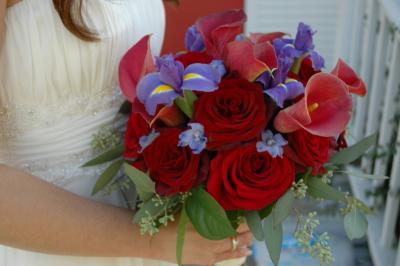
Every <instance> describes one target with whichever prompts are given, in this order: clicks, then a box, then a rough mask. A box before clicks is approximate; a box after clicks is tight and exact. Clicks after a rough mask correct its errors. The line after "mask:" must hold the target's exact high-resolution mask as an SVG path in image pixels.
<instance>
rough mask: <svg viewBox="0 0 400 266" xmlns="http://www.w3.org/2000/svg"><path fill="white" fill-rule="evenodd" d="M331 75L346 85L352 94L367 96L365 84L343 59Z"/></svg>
mask: <svg viewBox="0 0 400 266" xmlns="http://www.w3.org/2000/svg"><path fill="white" fill-rule="evenodd" d="M331 73H332V75H335V76H337V77H338V78H340V79H341V80H342V81H343V82H344V83H346V86H347V88H348V90H349V91H350V92H351V93H354V94H357V95H360V96H365V95H366V94H367V89H366V86H365V82H364V81H363V80H362V79H361V78H360V77H359V76H358V75H357V73H356V72H355V71H354V70H353V69H352V68H351V67H350V66H349V65H347V64H346V62H344V61H343V60H342V59H339V61H338V62H337V64H336V66H335V68H334V69H333V70H332V72H331Z"/></svg>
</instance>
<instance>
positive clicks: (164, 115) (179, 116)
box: [150, 104, 185, 127]
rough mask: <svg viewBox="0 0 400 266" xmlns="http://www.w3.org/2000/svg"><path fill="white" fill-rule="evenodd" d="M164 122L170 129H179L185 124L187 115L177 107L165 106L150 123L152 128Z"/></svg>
mask: <svg viewBox="0 0 400 266" xmlns="http://www.w3.org/2000/svg"><path fill="white" fill-rule="evenodd" d="M158 121H162V122H163V123H164V124H165V125H166V126H168V127H177V126H179V125H182V124H184V123H185V115H184V114H183V113H182V111H181V110H180V109H179V108H178V107H176V105H174V104H173V105H171V106H164V107H163V108H161V109H160V111H159V112H158V113H157V115H156V116H155V117H154V118H153V119H152V121H151V122H150V126H153V124H155V123H157V122H158Z"/></svg>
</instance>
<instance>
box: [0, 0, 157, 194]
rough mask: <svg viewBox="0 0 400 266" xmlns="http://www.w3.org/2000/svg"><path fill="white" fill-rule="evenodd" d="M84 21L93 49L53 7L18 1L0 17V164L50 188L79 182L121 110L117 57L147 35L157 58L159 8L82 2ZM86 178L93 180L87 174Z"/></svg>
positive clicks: (151, 0)
mask: <svg viewBox="0 0 400 266" xmlns="http://www.w3.org/2000/svg"><path fill="white" fill-rule="evenodd" d="M84 5H85V6H84V8H83V10H84V18H85V22H86V23H87V24H88V26H89V28H90V29H93V30H94V31H96V32H97V33H98V35H99V36H100V38H101V41H99V42H85V41H82V40H80V39H78V38H77V37H75V36H74V35H73V34H72V33H70V32H69V31H68V30H67V29H66V28H65V27H64V25H63V24H62V22H61V19H60V17H59V15H58V13H57V12H56V10H55V9H54V6H53V2H52V0H23V1H22V2H20V3H18V4H16V5H14V6H12V7H11V8H9V9H8V10H7V14H6V38H5V43H4V45H3V48H2V51H1V53H0V162H3V163H6V164H9V165H11V166H14V167H17V168H21V169H24V170H26V171H29V172H31V173H33V174H35V175H37V176H39V177H42V178H44V179H47V180H48V181H50V182H53V183H55V184H57V185H61V186H65V185H66V184H67V183H69V182H71V180H72V178H73V177H77V176H79V175H81V176H82V175H85V174H87V173H85V172H84V170H81V169H78V168H79V165H80V164H81V162H83V161H85V160H86V159H88V158H89V157H90V156H91V152H90V150H91V149H90V141H91V139H92V137H93V134H95V133H96V132H97V131H98V129H99V128H100V127H101V126H103V125H105V124H107V123H111V121H112V120H113V118H114V115H115V113H116V111H117V109H118V107H119V105H120V104H121V101H122V95H121V93H120V90H119V88H118V78H117V69H118V63H119V61H120V59H121V57H122V55H123V54H124V53H125V52H126V51H127V50H128V49H129V48H130V47H131V46H132V45H133V44H134V43H135V42H136V41H138V40H139V39H140V38H141V37H142V36H144V35H145V34H152V50H153V52H154V53H155V54H157V53H159V51H160V49H161V44H162V40H163V35H164V28H165V17H164V9H163V6H162V5H163V4H162V1H161V0H86V1H84ZM92 175H93V174H92Z"/></svg>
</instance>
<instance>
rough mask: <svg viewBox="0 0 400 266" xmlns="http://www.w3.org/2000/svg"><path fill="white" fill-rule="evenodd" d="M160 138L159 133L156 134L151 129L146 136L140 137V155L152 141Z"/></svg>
mask: <svg viewBox="0 0 400 266" xmlns="http://www.w3.org/2000/svg"><path fill="white" fill-rule="evenodd" d="M159 136H160V133H159V132H156V130H155V129H154V128H153V130H152V131H151V132H150V134H149V135H146V136H141V137H140V138H139V145H140V147H142V149H141V150H140V151H139V152H140V153H141V152H143V151H144V149H146V148H147V147H149V146H150V145H151V143H153V141H154V140H155V139H156V138H158V137H159Z"/></svg>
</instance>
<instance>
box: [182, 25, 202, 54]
mask: <svg viewBox="0 0 400 266" xmlns="http://www.w3.org/2000/svg"><path fill="white" fill-rule="evenodd" d="M186 49H187V50H188V51H191V52H201V51H203V50H204V49H205V45H204V41H203V37H202V36H201V34H200V32H199V30H198V29H197V27H196V25H193V26H191V27H189V28H188V30H187V32H186Z"/></svg>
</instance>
